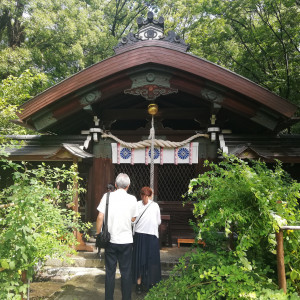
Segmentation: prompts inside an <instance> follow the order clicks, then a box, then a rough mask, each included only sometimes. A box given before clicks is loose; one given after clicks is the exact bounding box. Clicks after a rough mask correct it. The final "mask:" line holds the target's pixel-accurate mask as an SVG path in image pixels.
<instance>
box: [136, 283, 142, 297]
mask: <svg viewBox="0 0 300 300" xmlns="http://www.w3.org/2000/svg"><path fill="white" fill-rule="evenodd" d="M135 292H136V293H137V294H138V295H140V294H141V293H142V285H141V284H137V285H136V287H135Z"/></svg>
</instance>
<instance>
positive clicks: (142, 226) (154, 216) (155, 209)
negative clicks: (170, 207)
mask: <svg viewBox="0 0 300 300" xmlns="http://www.w3.org/2000/svg"><path fill="white" fill-rule="evenodd" d="M149 205H150V206H149ZM137 206H138V211H139V215H138V217H137V218H136V221H135V223H136V222H137V224H136V225H135V226H134V227H135V229H134V232H139V233H146V234H152V235H155V236H156V237H157V238H158V226H159V225H160V223H161V218H160V209H159V206H158V204H157V203H156V202H153V201H152V200H149V201H148V203H147V204H146V205H144V204H143V201H142V200H140V201H138V203H137ZM148 206H149V207H148ZM147 207H148V208H147ZM146 208H147V210H146V211H145V213H144V214H143V215H142V213H143V211H144V210H145V209H146ZM141 215H142V217H141ZM140 217H141V218H140Z"/></svg>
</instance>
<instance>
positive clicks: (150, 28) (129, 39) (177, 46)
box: [114, 11, 189, 54]
mask: <svg viewBox="0 0 300 300" xmlns="http://www.w3.org/2000/svg"><path fill="white" fill-rule="evenodd" d="M164 22H165V20H164V18H163V17H159V18H158V20H155V19H154V15H153V12H151V11H149V12H148V14H147V18H146V19H144V18H143V17H138V18H137V25H138V32H137V33H136V34H134V33H132V32H130V33H128V34H127V36H124V37H122V38H121V41H120V42H119V43H118V45H117V46H116V47H114V51H115V53H116V54H119V53H122V52H124V51H126V50H129V49H128V48H130V46H132V45H133V44H136V43H137V42H143V41H149V40H150V41H152V40H159V41H164V42H169V43H170V44H168V47H170V48H173V49H174V50H178V51H182V52H186V51H187V50H188V49H189V45H188V44H186V43H185V41H184V40H183V39H181V38H180V35H178V34H176V33H175V32H174V31H169V32H168V34H167V36H165V35H164V26H165V23H164Z"/></svg>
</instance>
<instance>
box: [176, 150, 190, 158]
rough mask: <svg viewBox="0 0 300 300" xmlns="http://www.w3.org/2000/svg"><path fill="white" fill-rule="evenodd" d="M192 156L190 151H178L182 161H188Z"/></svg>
mask: <svg viewBox="0 0 300 300" xmlns="http://www.w3.org/2000/svg"><path fill="white" fill-rule="evenodd" d="M189 156H190V151H189V150H188V149H187V148H180V149H179V150H178V157H179V158H180V159H186V158H188V157H189Z"/></svg>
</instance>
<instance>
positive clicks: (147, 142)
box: [102, 132, 210, 149]
mask: <svg viewBox="0 0 300 300" xmlns="http://www.w3.org/2000/svg"><path fill="white" fill-rule="evenodd" d="M150 136H151V132H150ZM150 136H149V139H148V140H144V141H140V142H137V143H126V142H124V141H122V140H120V139H119V138H117V137H116V136H114V135H113V134H111V133H102V138H111V139H113V140H115V141H116V142H117V143H119V144H120V145H122V146H123V147H127V148H133V149H139V148H145V147H151V139H150ZM198 137H204V138H207V139H209V138H210V136H209V134H204V133H197V134H195V135H193V136H191V137H189V138H188V139H186V140H184V141H182V142H171V141H165V140H157V139H154V140H153V143H154V147H162V148H178V147H182V146H184V145H186V144H187V143H189V142H190V141H192V140H194V139H196V138H198Z"/></svg>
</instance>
